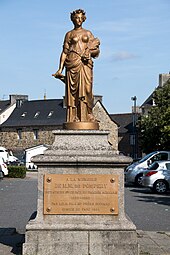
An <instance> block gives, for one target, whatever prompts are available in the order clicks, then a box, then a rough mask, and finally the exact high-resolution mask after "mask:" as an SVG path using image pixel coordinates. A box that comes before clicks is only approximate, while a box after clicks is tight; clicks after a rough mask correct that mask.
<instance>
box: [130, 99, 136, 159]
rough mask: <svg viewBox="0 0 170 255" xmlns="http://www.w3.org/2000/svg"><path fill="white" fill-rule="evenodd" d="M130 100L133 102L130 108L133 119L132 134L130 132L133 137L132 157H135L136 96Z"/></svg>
mask: <svg viewBox="0 0 170 255" xmlns="http://www.w3.org/2000/svg"><path fill="white" fill-rule="evenodd" d="M131 100H132V101H133V102H134V105H133V109H132V119H133V134H132V138H133V140H132V141H133V142H132V146H133V159H137V134H136V121H137V119H136V117H137V116H136V101H137V97H136V96H134V97H131Z"/></svg>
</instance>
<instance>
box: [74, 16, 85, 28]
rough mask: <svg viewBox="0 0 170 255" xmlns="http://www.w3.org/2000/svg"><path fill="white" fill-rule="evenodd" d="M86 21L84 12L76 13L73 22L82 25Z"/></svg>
mask: <svg viewBox="0 0 170 255" xmlns="http://www.w3.org/2000/svg"><path fill="white" fill-rule="evenodd" d="M83 21H84V17H83V14H82V13H76V14H75V15H74V19H73V23H74V25H75V26H78V27H79V26H81V25H82V23H83Z"/></svg>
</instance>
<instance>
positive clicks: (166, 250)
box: [137, 230, 170, 255]
mask: <svg viewBox="0 0 170 255" xmlns="http://www.w3.org/2000/svg"><path fill="white" fill-rule="evenodd" d="M137 236H138V243H139V245H140V255H165V254H166V255H170V232H152V231H142V230H138V231H137Z"/></svg>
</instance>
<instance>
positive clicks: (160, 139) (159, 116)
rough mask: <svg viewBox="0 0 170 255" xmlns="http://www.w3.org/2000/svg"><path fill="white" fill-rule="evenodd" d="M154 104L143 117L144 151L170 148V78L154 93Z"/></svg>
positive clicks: (141, 125)
mask: <svg viewBox="0 0 170 255" xmlns="http://www.w3.org/2000/svg"><path fill="white" fill-rule="evenodd" d="M153 100H154V106H152V108H151V110H150V111H149V112H148V115H146V116H145V115H144V116H142V117H141V120H140V122H139V126H140V132H141V147H142V150H143V152H145V153H149V152H151V151H155V150H170V79H169V80H168V81H167V82H166V83H165V84H164V85H163V87H158V88H157V89H156V90H155V92H154V93H153Z"/></svg>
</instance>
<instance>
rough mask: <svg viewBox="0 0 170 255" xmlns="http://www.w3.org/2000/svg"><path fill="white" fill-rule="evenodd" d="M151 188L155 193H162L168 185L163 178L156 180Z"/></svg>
mask: <svg viewBox="0 0 170 255" xmlns="http://www.w3.org/2000/svg"><path fill="white" fill-rule="evenodd" d="M153 189H154V191H155V192H156V193H159V194H164V193H166V192H167V189H168V185H167V183H166V182H165V181H163V180H158V181H156V182H155V183H154V186H153Z"/></svg>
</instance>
